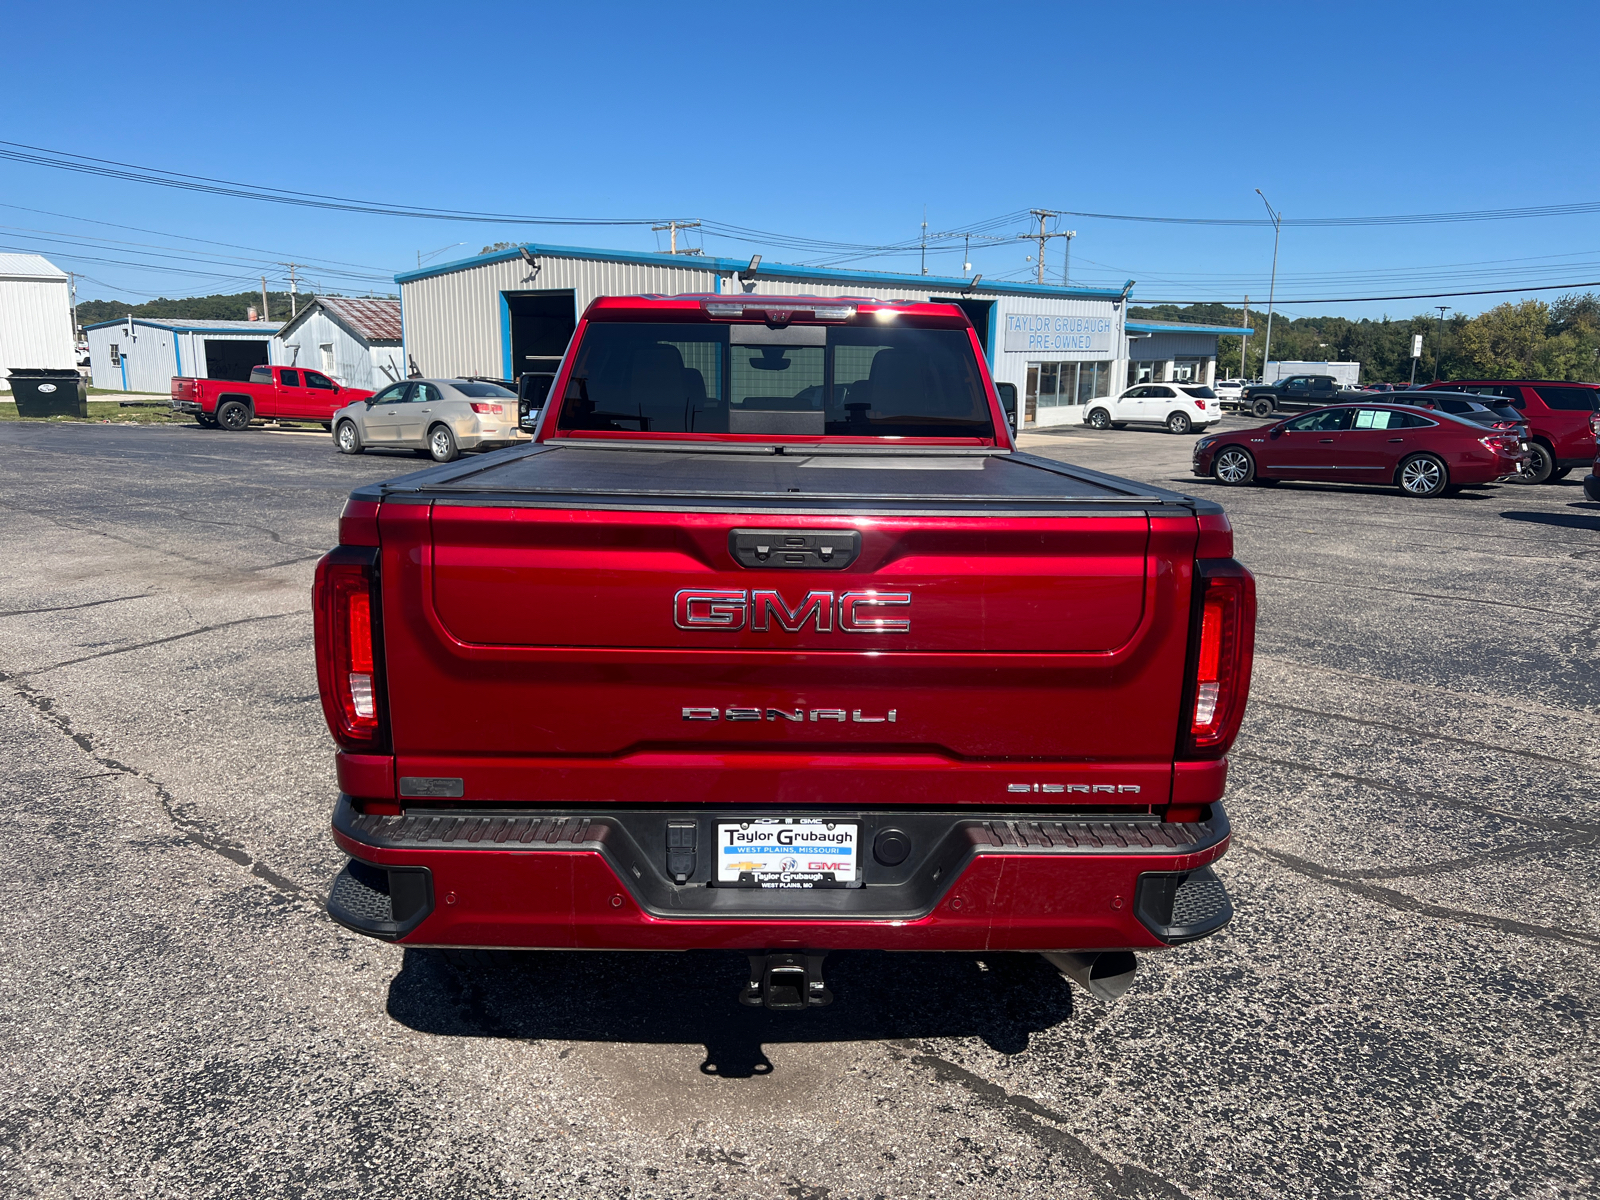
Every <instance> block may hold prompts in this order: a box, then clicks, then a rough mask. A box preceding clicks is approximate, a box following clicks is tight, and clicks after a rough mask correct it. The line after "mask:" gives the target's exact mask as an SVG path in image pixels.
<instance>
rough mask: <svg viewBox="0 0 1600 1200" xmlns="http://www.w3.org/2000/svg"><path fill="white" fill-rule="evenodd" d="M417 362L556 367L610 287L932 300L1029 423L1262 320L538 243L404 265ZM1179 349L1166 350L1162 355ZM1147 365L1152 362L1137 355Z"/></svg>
mask: <svg viewBox="0 0 1600 1200" xmlns="http://www.w3.org/2000/svg"><path fill="white" fill-rule="evenodd" d="M395 282H396V283H397V284H399V286H400V308H401V323H402V343H403V344H402V350H403V354H404V361H405V363H406V364H407V367H408V369H409V370H410V371H411V372H412V373H414V374H419V375H422V376H428V377H453V376H461V375H489V376H496V377H499V378H502V379H514V378H516V376H517V375H518V374H520V373H521V372H523V371H539V370H553V369H554V366H555V364H556V363H558V362H559V361H560V359H561V356H562V354H563V353H565V351H566V348H567V343H568V341H569V340H570V339H571V337H572V333H573V330H574V329H575V328H576V326H577V320H578V317H579V316H580V315H581V314H582V312H583V310H584V309H585V308H586V307H587V306H588V305H589V303H590V302H591V301H592V300H594V299H595V298H596V297H598V296H636V295H676V294H680V293H711V294H720V295H740V294H756V295H774V296H794V295H806V296H831V297H856V298H864V297H870V298H873V299H877V300H916V301H926V300H932V301H937V302H940V303H948V304H955V305H958V306H959V307H960V308H962V309H963V310H964V311H965V312H966V314H967V316H968V318H969V319H970V320H971V321H972V324H973V327H974V328H975V329H976V330H977V334H978V340H979V342H980V343H981V344H982V346H983V350H984V353H985V355H986V356H987V357H988V360H989V367H990V370H991V372H992V373H993V375H994V378H995V380H996V382H999V383H1011V384H1014V385H1015V386H1016V389H1017V393H1018V397H1019V408H1020V409H1021V410H1022V411H1021V413H1020V414H1019V415H1020V417H1021V422H1022V424H1023V425H1024V426H1034V427H1038V428H1043V427H1046V426H1050V425H1072V424H1078V423H1080V422H1081V421H1082V420H1083V413H1084V407H1085V405H1086V404H1087V403H1088V401H1090V400H1093V399H1095V398H1097V397H1100V396H1108V395H1115V394H1116V393H1117V392H1120V391H1121V390H1122V389H1123V388H1125V387H1127V386H1128V384H1129V382H1130V380H1132V379H1133V374H1134V373H1138V374H1139V377H1140V378H1142V379H1151V378H1156V379H1162V380H1168V379H1178V378H1189V379H1203V380H1204V381H1206V382H1208V383H1209V382H1210V381H1211V379H1212V378H1213V376H1214V373H1215V364H1216V352H1217V338H1218V336H1220V335H1222V334H1242V333H1248V332H1249V331H1248V330H1244V329H1234V328H1228V327H1222V326H1186V325H1171V324H1164V323H1159V322H1154V323H1153V322H1138V321H1133V322H1130V321H1128V320H1127V307H1128V293H1129V291H1130V290H1131V289H1132V287H1133V281H1132V280H1129V282H1128V284H1127V286H1126V287H1124V288H1088V287H1055V286H1051V285H1049V284H1036V283H1009V282H992V283H991V282H988V281H986V280H984V279H983V278H982V277H981V276H979V277H978V279H977V280H976V282H974V281H972V280H968V279H962V278H949V277H944V276H937V275H897V274H891V273H888V272H882V271H845V270H835V269H832V268H825V267H802V266H789V265H784V264H775V263H765V262H761V261H760V259H759V258H757V259H751V260H748V261H747V260H744V259H731V258H713V257H710V256H706V255H700V254H652V253H643V252H638V253H636V252H631V251H624V250H593V249H585V248H581V247H575V246H546V245H539V244H533V243H529V244H526V245H523V246H518V247H516V248H513V249H510V250H503V251H497V252H493V253H489V254H480V255H477V256H475V257H473V258H468V259H462V260H460V261H458V262H451V263H444V264H441V265H439V266H434V267H428V268H424V269H422V270H418V271H407V272H404V273H402V274H400V275H396V276H395ZM1162 356H1165V357H1162ZM1133 364H1138V365H1136V366H1135V365H1133Z"/></svg>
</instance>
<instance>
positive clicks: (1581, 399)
mask: <svg viewBox="0 0 1600 1200" xmlns="http://www.w3.org/2000/svg"><path fill="white" fill-rule="evenodd" d="M1533 390H1534V391H1535V392H1536V393H1538V396H1539V399H1541V400H1543V401H1544V402H1545V403H1546V404H1548V405H1549V406H1550V407H1551V408H1554V409H1557V410H1559V411H1561V412H1594V411H1595V399H1594V398H1595V393H1596V389H1594V388H1591V387H1536V388H1534V389H1533Z"/></svg>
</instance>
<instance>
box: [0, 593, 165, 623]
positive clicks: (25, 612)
mask: <svg viewBox="0 0 1600 1200" xmlns="http://www.w3.org/2000/svg"><path fill="white" fill-rule="evenodd" d="M155 594H156V593H155V592H140V593H139V594H138V595H137V596H113V597H111V599H109V600H89V601H87V602H85V603H83V604H58V605H56V606H55V607H54V608H13V609H10V610H9V611H7V612H0V617H26V616H31V615H32V614H34V613H53V612H71V611H72V610H73V609H76V608H98V607H99V606H100V605H102V604H121V603H122V602H123V601H124V600H146V599H148V598H149V597H151V596H154V595H155Z"/></svg>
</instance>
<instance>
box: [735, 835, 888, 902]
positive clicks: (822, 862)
mask: <svg viewBox="0 0 1600 1200" xmlns="http://www.w3.org/2000/svg"><path fill="white" fill-rule="evenodd" d="M860 834H861V826H859V825H857V824H855V823H854V822H845V821H813V820H796V819H774V820H769V821H740V822H737V823H729V824H719V825H718V826H717V882H718V883H719V884H723V885H725V886H727V885H731V886H735V887H758V888H766V889H769V890H774V891H808V890H810V889H813V888H833V887H854V886H855V885H856V883H857V882H858V881H859V880H860V878H861V875H860V867H859V866H858V865H857V860H858V859H859V857H860V853H861V836H860Z"/></svg>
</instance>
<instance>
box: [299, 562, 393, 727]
mask: <svg viewBox="0 0 1600 1200" xmlns="http://www.w3.org/2000/svg"><path fill="white" fill-rule="evenodd" d="M377 557H378V556H377V551H376V550H373V549H368V548H365V547H358V546H340V547H339V548H338V549H336V550H332V551H330V552H329V553H328V554H327V555H325V556H324V557H323V559H322V561H321V562H319V563H318V564H317V577H316V585H315V608H316V643H317V688H318V691H320V692H321V694H322V712H323V715H324V716H325V717H326V718H327V721H328V729H329V731H330V732H331V733H332V734H333V738H334V741H336V742H338V743H339V745H340V746H342V747H343V748H344V749H346V750H362V751H372V750H376V749H380V748H381V747H382V745H383V743H384V740H385V738H384V728H383V713H382V707H383V686H382V677H381V675H380V674H379V667H380V664H381V661H382V648H381V641H380V639H379V636H378V631H379V624H378V619H377V618H378V605H377V588H376V565H377Z"/></svg>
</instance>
